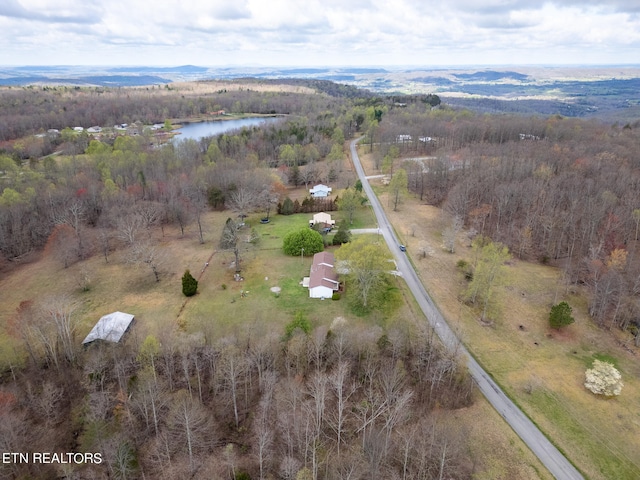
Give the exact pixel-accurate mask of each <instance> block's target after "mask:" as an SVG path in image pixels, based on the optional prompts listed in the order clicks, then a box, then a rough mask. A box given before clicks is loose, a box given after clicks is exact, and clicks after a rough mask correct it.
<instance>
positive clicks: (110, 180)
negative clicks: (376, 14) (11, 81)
mask: <svg viewBox="0 0 640 480" xmlns="http://www.w3.org/2000/svg"><path fill="white" fill-rule="evenodd" d="M126 92H129V93H126ZM163 93H164V92H163ZM4 94H5V96H4V97H3V96H0V98H3V99H4V101H5V102H7V101H8V100H7V99H8V98H10V97H11V96H12V95H14V94H15V95H14V96H15V99H14V100H15V101H14V103H16V104H17V103H21V102H19V101H18V99H22V98H23V97H22V96H23V95H24V98H25V99H26V98H28V99H29V101H28V102H27V103H28V105H27V107H24V109H23V110H20V109H19V108H18V107H16V111H22V112H28V113H29V114H28V115H27V113H25V116H26V117H28V118H33V119H35V118H36V117H38V112H39V110H38V108H45V107H42V105H43V104H48V103H50V102H49V100H47V99H49V98H50V97H51V98H54V99H56V100H55V101H60V102H61V105H63V106H64V108H60V109H58V110H57V111H59V112H65V109H66V112H69V114H70V115H71V114H72V112H74V111H75V110H76V109H79V110H82V111H84V110H85V108H84V107H86V106H87V104H86V103H83V102H94V104H95V106H96V108H97V109H99V110H100V109H105V112H107V111H112V112H121V111H128V110H127V109H129V108H131V111H132V112H133V111H138V110H141V111H144V108H143V107H141V106H140V105H139V104H137V103H136V101H135V100H134V99H128V100H127V99H126V95H130V96H131V95H133V96H135V95H136V94H139V95H140V99H139V100H140V101H141V102H143V103H145V105H147V104H148V107H149V108H159V106H160V105H162V104H163V102H164V101H165V100H164V99H165V97H166V101H167V102H170V101H171V98H173V97H171V96H169V95H164V94H162V95H161V94H159V93H158V92H156V95H155V97H154V94H153V93H148V94H147V93H146V91H144V92H143V93H140V92H138V91H134V92H130V91H128V90H120V89H118V90H115V91H109V92H104V93H100V91H94V90H89V91H85V90H82V89H80V90H74V89H65V90H63V91H60V90H59V89H43V90H36V91H35V92H31V91H29V90H20V91H15V92H14V91H8V92H6V91H5V92H4ZM67 95H69V96H70V98H67ZM103 96H104V98H103ZM58 97H59V98H58ZM38 98H39V99H40V100H41V101H38V100H37V99H38ZM154 98H155V100H154ZM216 98H217V99H218V100H220V101H222V102H223V103H224V102H226V103H228V104H235V103H237V102H238V101H240V100H242V102H243V105H242V106H241V107H238V108H241V109H242V111H245V109H249V111H253V110H251V109H253V108H255V109H259V108H258V105H254V103H259V104H260V105H262V106H264V105H267V107H268V108H271V106H275V107H276V109H277V110H278V111H283V110H297V111H300V112H303V111H304V112H307V113H308V115H306V116H302V115H299V116H295V117H294V116H291V117H288V118H287V119H283V120H282V121H280V122H277V123H275V124H271V125H269V126H268V127H265V128H251V129H242V130H240V131H236V132H229V133H227V134H224V135H220V136H217V137H210V138H204V139H201V140H200V141H193V140H188V141H181V142H176V143H171V144H166V145H163V146H158V145H157V143H156V142H155V141H154V139H153V137H152V136H151V134H150V133H149V132H143V133H142V134H141V135H139V136H137V137H132V136H126V135H121V136H118V137H115V138H102V139H101V140H94V139H92V138H93V137H91V136H89V135H87V134H86V133H81V134H77V133H75V132H73V131H71V130H70V129H65V130H64V131H63V135H62V136H61V139H60V140H59V142H63V143H62V144H61V145H59V146H58V147H57V148H62V149H63V152H66V153H67V154H68V155H67V156H59V157H56V156H47V157H44V158H40V157H39V155H38V154H39V153H41V151H39V150H38V149H35V148H34V149H30V148H28V146H29V145H30V144H31V142H34V141H44V139H42V138H39V139H34V137H25V138H24V139H21V140H19V141H17V142H15V143H14V145H13V150H12V151H11V152H8V153H11V154H10V155H9V154H7V155H0V184H1V188H2V194H1V195H0V255H1V256H2V258H4V259H5V260H15V259H18V258H20V257H21V256H22V255H25V254H28V253H29V252H32V251H37V250H41V249H43V248H44V247H45V245H48V247H50V248H49V251H51V252H55V254H56V255H59V256H60V257H61V258H62V259H63V261H62V263H63V264H64V265H65V266H67V265H69V263H70V262H72V261H73V259H76V260H77V259H82V258H86V257H87V256H89V255H91V254H94V253H96V252H98V251H100V250H104V251H105V252H108V251H109V250H110V249H113V248H114V247H115V246H117V245H118V244H122V243H124V244H125V245H128V246H129V247H132V246H133V245H135V244H137V243H138V241H136V240H138V239H137V238H134V237H136V235H135V234H134V232H136V231H141V230H142V231H144V229H145V228H147V227H148V226H150V225H161V226H162V225H164V224H167V223H173V224H177V225H179V227H180V229H181V230H182V231H183V232H184V228H185V227H186V226H187V225H188V224H191V223H197V226H198V229H199V231H202V225H201V222H200V218H201V214H202V212H203V211H204V210H205V209H207V208H217V209H221V208H231V209H233V210H238V211H239V213H247V210H248V211H259V210H264V211H265V212H266V211H268V210H269V209H270V208H272V207H273V208H274V209H275V206H276V204H277V203H278V201H280V200H282V197H281V196H282V193H283V192H284V186H285V185H286V184H291V185H294V186H295V185H299V184H305V185H309V184H311V183H312V182H325V183H327V182H329V181H336V180H337V179H338V177H339V175H340V173H341V169H342V160H343V157H344V153H343V143H344V139H345V135H348V134H349V129H350V128H351V129H353V128H355V127H356V125H357V124H358V125H360V126H361V125H363V124H364V123H365V122H367V121H369V120H368V119H369V117H370V116H372V115H373V113H371V112H370V111H367V109H365V108H364V107H349V105H347V104H343V103H341V102H336V101H334V100H332V99H330V98H329V97H326V96H321V95H311V94H305V95H302V94H300V95H298V94H286V95H285V94H283V95H279V94H275V93H265V94H258V93H252V92H243V93H239V92H225V93H223V94H221V95H220V96H219V97H216ZM111 100H113V102H111ZM183 100H184V101H186V100H187V99H186V98H183V97H182V96H180V95H178V96H176V98H175V102H176V103H175V105H176V106H178V107H179V106H180V105H181V102H182V101H183ZM218 100H216V101H218ZM25 101H26V100H25ZM53 101H54V100H51V102H53ZM119 101H121V102H122V104H120V103H119ZM202 101H203V102H206V101H209V100H206V99H204V100H202ZM211 101H212V100H211ZM29 102H30V103H29ZM290 104H291V105H290ZM221 105H222V104H221V103H216V104H215V106H216V108H217V107H219V106H221ZM292 105H295V108H289V107H291V106H292ZM29 106H32V107H33V108H34V110H33V111H30V110H29V108H28V107H29ZM138 107H140V108H139V109H138ZM46 108H48V107H46ZM207 108H209V107H207ZM9 110H10V111H9V112H8V114H7V116H6V117H3V118H4V119H5V120H6V121H8V122H9V123H10V122H11V109H9ZM53 110H54V111H56V109H53ZM310 110H312V111H313V113H309V112H308V111H310ZM100 111H102V110H100ZM180 113H185V112H177V111H170V112H169V115H173V114H180ZM165 114H166V111H165V112H164V113H163V116H164V115H165ZM118 115H119V113H118ZM70 119H71V120H70V121H72V122H73V123H72V125H73V124H75V123H76V122H78V121H80V117H77V116H72V117H70ZM92 123H93V121H92ZM96 123H99V122H96ZM59 142H58V143H59ZM51 145H52V146H53V145H54V142H51ZM80 154H83V155H80ZM23 158H24V159H25V160H23ZM305 205H306V204H305ZM305 208H306V206H305ZM240 210H242V212H240ZM137 237H140V235H139V234H138V235H137ZM69 239H72V240H73V241H68V240H69ZM101 245H103V246H104V245H106V246H105V247H104V248H103V247H101ZM105 258H107V255H105Z"/></svg>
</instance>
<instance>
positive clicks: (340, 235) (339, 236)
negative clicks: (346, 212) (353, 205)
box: [332, 220, 351, 245]
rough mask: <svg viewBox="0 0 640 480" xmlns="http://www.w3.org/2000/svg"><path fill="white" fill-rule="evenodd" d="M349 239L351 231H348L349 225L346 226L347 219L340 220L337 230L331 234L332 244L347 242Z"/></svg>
mask: <svg viewBox="0 0 640 480" xmlns="http://www.w3.org/2000/svg"><path fill="white" fill-rule="evenodd" d="M350 241H351V232H350V231H349V227H348V226H347V221H346V220H343V221H342V222H340V227H339V230H338V231H337V232H336V234H335V235H334V236H333V242H332V243H333V245H342V244H343V243H348V242H350Z"/></svg>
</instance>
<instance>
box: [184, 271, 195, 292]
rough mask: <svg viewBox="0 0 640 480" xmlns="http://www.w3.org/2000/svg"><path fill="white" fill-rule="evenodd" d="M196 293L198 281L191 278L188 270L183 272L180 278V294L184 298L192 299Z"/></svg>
mask: <svg viewBox="0 0 640 480" xmlns="http://www.w3.org/2000/svg"><path fill="white" fill-rule="evenodd" d="M197 291H198V280H196V279H195V278H193V275H191V272H189V270H185V272H184V275H183V276H182V293H184V295H185V297H192V296H194V295H195V294H196V292H197Z"/></svg>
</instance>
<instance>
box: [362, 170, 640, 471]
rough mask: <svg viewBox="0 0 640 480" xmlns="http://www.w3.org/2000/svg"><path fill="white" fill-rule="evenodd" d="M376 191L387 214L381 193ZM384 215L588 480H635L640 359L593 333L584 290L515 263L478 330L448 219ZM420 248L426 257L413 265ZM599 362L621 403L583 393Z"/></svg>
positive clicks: (473, 338)
mask: <svg viewBox="0 0 640 480" xmlns="http://www.w3.org/2000/svg"><path fill="white" fill-rule="evenodd" d="M371 163H372V162H370V161H369V162H368V165H369V167H370V169H369V172H370V173H374V172H373V170H372V169H371ZM376 190H377V192H378V195H379V196H380V198H381V203H382V204H383V206H386V204H387V201H386V193H385V188H384V187H382V186H379V185H378V186H376ZM387 213H388V215H389V216H390V218H391V221H392V223H393V224H394V226H395V228H396V231H397V232H398V234H399V236H400V239H401V241H403V242H405V244H406V245H407V247H408V254H409V255H410V256H411V257H412V258H413V260H414V264H415V265H416V266H417V267H418V271H419V275H420V276H421V278H422V279H423V282H424V284H425V286H426V288H427V290H428V291H429V292H430V293H431V295H432V296H433V298H434V300H435V301H436V303H437V304H438V305H439V307H440V309H441V311H442V312H443V314H444V315H445V317H446V318H447V319H448V320H449V321H450V323H451V324H452V326H453V327H454V328H455V329H456V330H457V331H458V332H459V334H460V335H461V337H462V339H463V341H464V342H465V344H466V345H467V346H468V348H469V350H470V351H471V352H472V353H473V355H474V356H475V357H476V358H477V359H478V360H479V362H480V363H481V364H482V365H483V366H484V367H485V368H486V369H487V370H488V371H489V372H490V373H491V374H492V376H493V377H494V379H495V380H496V381H497V382H498V383H499V384H500V385H501V386H502V387H503V388H504V390H505V391H506V392H507V393H508V394H509V396H510V397H511V398H512V399H514V400H515V401H516V402H517V403H518V404H519V405H520V406H521V408H522V409H523V410H524V411H525V412H526V413H527V414H528V415H529V416H530V417H531V418H532V419H533V420H534V422H536V423H537V424H538V425H539V426H540V427H541V428H542V430H543V431H544V432H545V433H546V434H547V435H548V436H549V437H550V438H551V439H552V441H553V442H554V443H555V444H556V445H557V446H558V447H559V448H560V449H561V450H562V451H563V452H564V453H565V454H566V456H567V457H568V458H569V459H570V460H571V461H572V462H573V463H574V464H575V465H576V466H577V467H578V468H579V469H580V470H581V471H582V472H583V473H584V474H585V476H586V477H588V478H591V479H613V478H615V479H635V478H640V455H638V450H639V449H640V413H639V412H640V396H639V395H638V392H640V362H638V354H639V353H640V351H639V350H638V349H637V348H635V347H632V346H631V347H629V349H625V348H622V347H621V346H620V344H621V343H626V344H629V343H631V342H630V339H629V338H628V337H623V336H622V334H621V333H620V332H605V331H602V330H601V329H599V328H597V327H596V326H595V325H594V324H593V322H592V321H591V320H590V318H589V317H588V314H587V299H586V296H585V292H583V291H582V290H580V289H579V288H573V287H572V288H571V289H569V288H568V287H567V286H566V285H565V284H564V283H563V282H562V278H561V272H560V271H558V270H557V269H555V268H552V267H547V266H542V265H538V264H533V263H528V262H522V261H518V260H513V261H511V262H510V264H509V265H508V267H507V268H506V271H507V278H506V280H505V282H504V283H503V285H501V286H500V288H499V289H498V294H497V304H498V311H499V314H498V315H497V316H496V318H495V320H494V323H493V325H491V326H487V325H485V324H483V323H480V322H479V321H478V317H479V315H478V314H477V312H475V311H474V310H473V309H472V308H470V307H468V306H467V305H465V304H463V303H462V302H460V301H459V295H460V293H461V292H462V291H463V289H464V288H465V286H466V282H465V280H464V279H463V277H462V274H461V273H460V272H459V271H458V270H457V268H456V263H457V261H458V260H460V259H466V260H470V259H471V249H470V248H469V245H468V240H466V239H465V238H463V237H462V236H461V237H460V238H459V242H458V245H457V251H456V253H455V254H449V253H446V252H445V251H444V249H443V248H442V240H441V232H442V230H443V229H444V227H445V226H446V224H447V221H448V219H447V218H446V216H445V215H444V214H443V212H442V211H440V210H439V209H437V208H434V207H432V206H428V205H420V204H419V202H418V201H417V200H416V199H413V198H407V199H406V200H405V203H404V204H403V205H401V207H400V209H399V211H398V212H393V211H391V209H390V208H387ZM424 247H427V248H428V249H429V251H430V252H431V253H430V255H429V256H428V257H427V258H425V259H418V255H417V250H418V248H424ZM563 300H564V301H567V302H568V303H569V304H570V305H571V306H572V307H573V313H574V317H575V318H576V323H575V324H573V325H571V326H569V327H568V328H566V329H565V330H563V331H560V332H558V331H553V330H551V329H550V328H549V326H548V316H549V309H550V307H551V305H553V304H556V303H558V302H560V301H563ZM595 358H599V359H602V358H605V359H607V360H608V361H613V362H614V363H615V364H616V365H617V367H618V368H619V370H620V371H621V373H622V375H623V381H624V383H625V386H624V388H623V390H622V395H620V396H619V397H617V398H614V399H605V398H601V397H599V396H596V395H593V394H591V393H590V392H588V391H587V390H586V389H585V388H584V386H583V382H584V372H585V370H586V369H587V368H589V367H591V364H592V362H593V360H594V359H595Z"/></svg>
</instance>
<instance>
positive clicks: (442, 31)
mask: <svg viewBox="0 0 640 480" xmlns="http://www.w3.org/2000/svg"><path fill="white" fill-rule="evenodd" d="M639 12H640V2H637V1H635V0H634V1H632V2H627V1H623V0H614V1H611V2H607V4H606V5H602V4H601V2H598V1H596V0H584V1H580V2H578V1H577V0H555V1H552V2H545V3H540V4H534V3H532V2H530V1H529V0H485V1H483V2H477V1H476V0H450V1H449V2H447V3H440V2H433V1H427V2H423V1H419V0H386V1H385V0H352V1H349V2H344V0H309V1H307V2H299V1H294V0H270V1H268V2H267V1H264V0H234V1H232V2H230V1H229V0H208V1H207V0H182V1H179V0H176V1H169V0H155V1H154V2H147V1H143V0H110V1H109V2H100V3H99V4H96V3H92V2H86V1H79V0H56V1H53V0H2V4H1V5H0V47H2V48H0V64H10V65H16V64H114V63H115V64H138V65H142V64H155V65H161V64H163V65H181V64H184V63H197V64H200V65H222V64H246V63H259V64H263V65H269V64H274V65H275V64H279V65H283V64H287V65H319V64H322V65H332V64H334V65H385V64H388V65H391V64H395V65H410V64H413V65H416V64H426V65H438V64H439V65H446V64H449V65H451V64H461V63H470V64H495V63H565V64H569V63H577V62H580V63H585V64H586V63H637V62H638V60H637V52H638V51H640V15H639Z"/></svg>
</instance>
